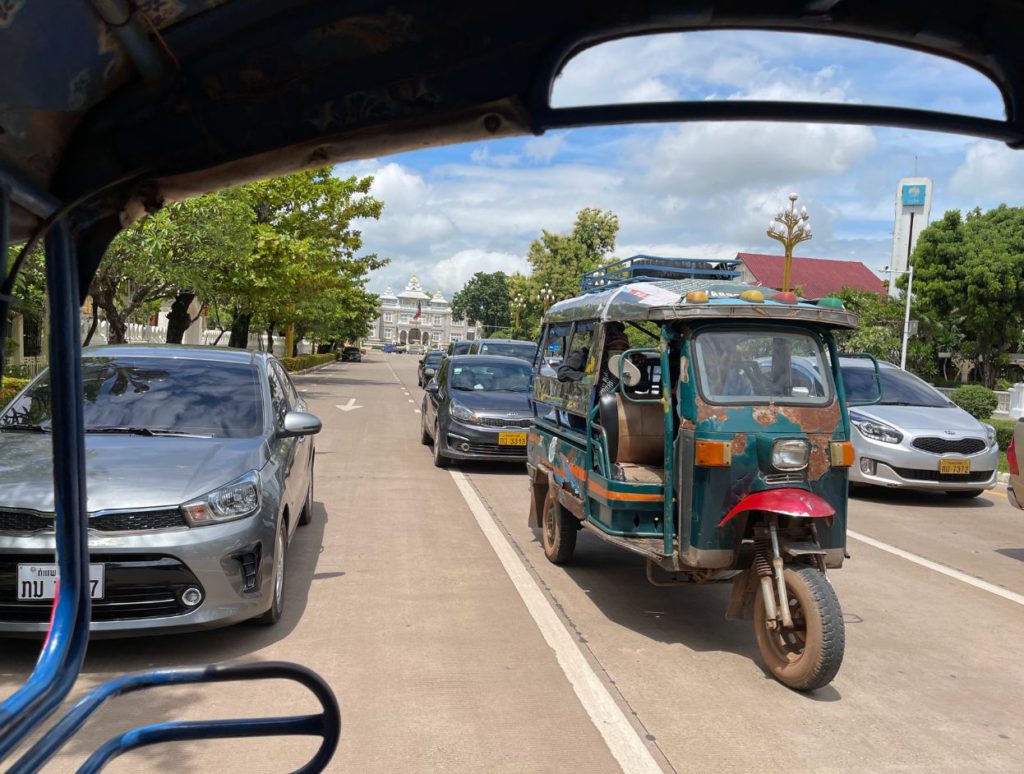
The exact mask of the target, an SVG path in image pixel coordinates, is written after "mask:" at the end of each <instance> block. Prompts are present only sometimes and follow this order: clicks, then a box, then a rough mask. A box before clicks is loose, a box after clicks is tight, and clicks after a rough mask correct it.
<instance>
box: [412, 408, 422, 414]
mask: <svg viewBox="0 0 1024 774" xmlns="http://www.w3.org/2000/svg"><path fill="white" fill-rule="evenodd" d="M412 413H413V414H419V413H420V410H419V409H413V410H412Z"/></svg>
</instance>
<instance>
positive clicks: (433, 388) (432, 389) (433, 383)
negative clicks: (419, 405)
mask: <svg viewBox="0 0 1024 774" xmlns="http://www.w3.org/2000/svg"><path fill="white" fill-rule="evenodd" d="M423 389H424V390H426V391H427V392H429V393H430V394H431V395H437V391H438V390H439V389H440V388H439V387H438V386H437V379H431V380H430V381H429V382H427V386H426V387H424V388H423Z"/></svg>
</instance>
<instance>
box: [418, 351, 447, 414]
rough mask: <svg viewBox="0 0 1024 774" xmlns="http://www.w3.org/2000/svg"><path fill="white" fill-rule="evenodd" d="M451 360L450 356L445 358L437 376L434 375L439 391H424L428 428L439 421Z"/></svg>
mask: <svg viewBox="0 0 1024 774" xmlns="http://www.w3.org/2000/svg"><path fill="white" fill-rule="evenodd" d="M451 362H452V361H451V359H450V358H445V359H444V360H443V361H441V364H440V365H439V366H438V369H437V376H435V377H434V380H436V381H437V392H429V391H428V392H426V393H424V395H425V396H426V399H425V400H424V401H423V411H424V412H425V413H426V422H425V424H426V425H427V427H428V428H432V427H434V425H435V423H436V422H437V406H438V403H439V402H440V400H441V396H442V395H443V394H444V390H445V386H444V385H445V384H447V382H448V370H449V366H450V364H451Z"/></svg>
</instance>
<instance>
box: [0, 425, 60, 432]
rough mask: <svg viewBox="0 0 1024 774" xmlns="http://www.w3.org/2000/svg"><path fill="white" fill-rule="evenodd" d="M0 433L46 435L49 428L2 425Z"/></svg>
mask: <svg viewBox="0 0 1024 774" xmlns="http://www.w3.org/2000/svg"><path fill="white" fill-rule="evenodd" d="M0 432H4V433H48V432H50V428H48V427H43V426H42V425H3V426H0Z"/></svg>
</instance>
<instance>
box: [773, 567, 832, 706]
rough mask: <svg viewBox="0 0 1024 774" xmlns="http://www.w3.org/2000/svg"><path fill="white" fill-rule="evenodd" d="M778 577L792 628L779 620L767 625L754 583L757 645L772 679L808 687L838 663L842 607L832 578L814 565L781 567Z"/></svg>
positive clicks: (827, 678)
mask: <svg viewBox="0 0 1024 774" xmlns="http://www.w3.org/2000/svg"><path fill="white" fill-rule="evenodd" d="M783 578H784V580H785V581H786V595H787V596H788V598H789V610H790V614H791V615H792V617H793V628H792V629H786V628H784V627H783V626H782V624H781V623H779V624H778V625H777V627H776V628H771V627H769V625H768V624H769V621H768V616H767V615H766V614H765V610H764V600H763V599H762V594H763V590H762V589H761V588H760V587H759V588H758V592H757V600H756V602H755V603H754V630H755V634H756V636H757V647H758V649H759V650H760V651H761V657H762V658H763V659H764V661H765V664H766V665H767V666H768V670H769V671H770V672H771V673H772V675H773V676H774V677H775V679H776V680H778V681H779V682H780V683H782V684H783V685H786V686H788V687H790V688H793V689H794V690H797V691H813V690H814V689H815V688H821V687H822V686H824V685H828V684H829V683H830V682H832V679H833V678H834V677H835V676H836V673H837V672H838V671H839V667H840V665H841V664H842V663H843V652H844V650H845V647H846V628H845V626H844V625H843V611H842V608H840V606H839V599H838V597H836V592H835V590H834V589H833V588H832V584H831V583H829V582H828V580H827V579H826V578H825V576H824V575H822V574H821V572H819V571H818V570H817V569H816V568H814V567H792V566H791V567H786V568H785V570H783ZM773 585H774V584H773ZM777 602H778V600H776V603H777Z"/></svg>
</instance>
